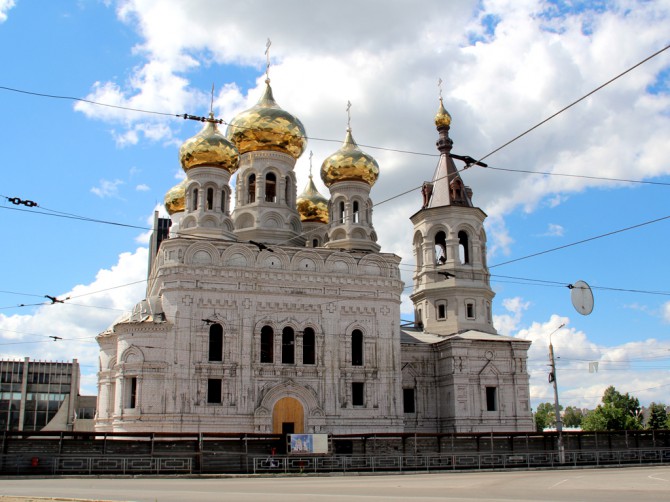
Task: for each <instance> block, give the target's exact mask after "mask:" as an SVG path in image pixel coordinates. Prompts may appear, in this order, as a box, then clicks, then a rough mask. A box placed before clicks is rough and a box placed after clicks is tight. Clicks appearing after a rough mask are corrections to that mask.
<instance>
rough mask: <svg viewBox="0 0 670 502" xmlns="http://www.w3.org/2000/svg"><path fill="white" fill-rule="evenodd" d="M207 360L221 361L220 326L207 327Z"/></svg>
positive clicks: (221, 332) (221, 340) (221, 334)
mask: <svg viewBox="0 0 670 502" xmlns="http://www.w3.org/2000/svg"><path fill="white" fill-rule="evenodd" d="M209 360H210V361H223V326H221V325H220V324H212V325H211V326H210V327H209Z"/></svg>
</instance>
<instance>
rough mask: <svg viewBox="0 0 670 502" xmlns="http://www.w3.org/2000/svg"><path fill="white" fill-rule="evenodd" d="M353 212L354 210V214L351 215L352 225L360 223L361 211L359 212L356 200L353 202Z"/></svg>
mask: <svg viewBox="0 0 670 502" xmlns="http://www.w3.org/2000/svg"><path fill="white" fill-rule="evenodd" d="M353 210H354V214H353V216H354V223H360V222H361V211H360V207H359V204H358V201H357V200H355V201H354V204H353Z"/></svg>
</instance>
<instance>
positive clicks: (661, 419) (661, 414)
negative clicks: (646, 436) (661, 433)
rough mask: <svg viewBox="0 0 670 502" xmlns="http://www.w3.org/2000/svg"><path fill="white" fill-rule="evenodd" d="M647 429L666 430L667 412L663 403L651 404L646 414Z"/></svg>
mask: <svg viewBox="0 0 670 502" xmlns="http://www.w3.org/2000/svg"><path fill="white" fill-rule="evenodd" d="M646 428H647V429H667V428H668V412H667V411H665V405H664V404H663V403H658V404H657V403H651V404H650V405H649V411H648V412H647V427H646Z"/></svg>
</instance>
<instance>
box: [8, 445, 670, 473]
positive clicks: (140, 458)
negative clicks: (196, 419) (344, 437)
mask: <svg viewBox="0 0 670 502" xmlns="http://www.w3.org/2000/svg"><path fill="white" fill-rule="evenodd" d="M666 463H670V448H655V449H649V448H642V449H626V450H588V451H586V450H574V451H571V450H567V451H565V452H564V462H563V463H561V462H560V457H559V454H558V453H557V452H555V451H544V452H508V453H494V452H487V453H467V452H463V453H443V454H438V453H435V454H421V455H324V456H304V457H303V456H292V455H278V456H263V457H261V456H254V455H249V456H247V455H230V456H225V457H224V456H221V455H219V456H216V457H213V456H210V455H206V454H205V455H203V454H198V453H195V454H192V455H190V456H189V455H184V454H182V455H175V456H170V455H161V456H156V455H154V456H148V455H131V456H115V455H90V456H88V455H54V456H49V455H47V456H42V457H36V456H32V457H31V456H20V455H0V473H2V474H6V475H26V474H39V475H67V474H73V475H74V474H76V475H96V474H161V475H170V474H200V473H228V472H230V473H232V472H234V473H250V472H253V473H254V474H263V473H266V474H267V473H324V472H341V473H346V472H403V471H424V472H431V471H448V470H454V471H455V470H492V469H530V468H543V467H544V468H551V467H585V466H607V465H642V464H666Z"/></svg>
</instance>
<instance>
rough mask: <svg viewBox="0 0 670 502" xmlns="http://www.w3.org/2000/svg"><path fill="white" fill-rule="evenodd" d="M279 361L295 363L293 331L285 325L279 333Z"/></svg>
mask: <svg viewBox="0 0 670 502" xmlns="http://www.w3.org/2000/svg"><path fill="white" fill-rule="evenodd" d="M281 362H282V363H283V364H295V333H294V332H293V328H291V327H289V326H286V327H285V328H284V330H283V331H282V334H281Z"/></svg>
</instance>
